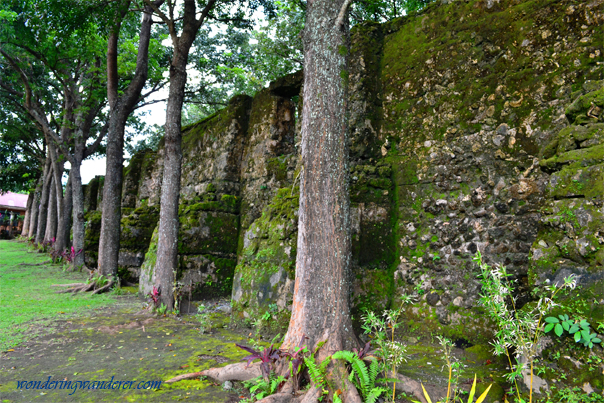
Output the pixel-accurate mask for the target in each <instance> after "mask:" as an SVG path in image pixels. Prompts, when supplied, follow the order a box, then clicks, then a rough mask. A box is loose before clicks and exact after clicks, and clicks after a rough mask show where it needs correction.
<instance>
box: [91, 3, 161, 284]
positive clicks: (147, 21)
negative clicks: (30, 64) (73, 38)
mask: <svg viewBox="0 0 604 403" xmlns="http://www.w3.org/2000/svg"><path fill="white" fill-rule="evenodd" d="M162 3H163V0H158V1H155V2H153V3H151V4H152V5H149V4H147V5H146V6H145V7H144V10H143V18H142V22H141V28H140V34H139V43H138V53H137V58H136V70H135V72H134V75H133V77H131V78H130V83H129V84H128V85H127V87H126V88H125V89H124V90H122V89H121V88H120V78H119V73H118V48H119V47H118V43H119V36H120V29H121V26H122V21H123V19H124V18H125V17H126V13H128V7H129V5H130V1H122V2H121V3H119V6H120V7H117V8H116V10H115V14H114V21H113V26H112V28H111V30H110V32H109V37H108V40H107V99H108V101H109V110H110V111H109V116H110V117H109V129H108V134H107V169H106V174H105V185H104V186H103V214H102V219H101V236H100V243H99V259H98V261H99V272H100V273H101V274H103V275H105V276H107V277H111V278H113V277H115V276H116V275H117V265H118V258H119V247H120V245H119V244H120V219H121V195H122V179H123V178H122V172H123V159H124V158H123V154H124V132H125V127H126V121H127V119H128V117H129V116H130V115H131V114H132V112H133V111H134V109H135V107H136V104H137V103H138V102H139V101H140V97H141V92H142V90H143V87H144V86H145V82H146V81H147V76H148V70H149V69H148V64H149V42H150V40H151V26H152V24H153V20H152V11H153V9H152V7H155V8H158V7H160V6H161V5H162Z"/></svg>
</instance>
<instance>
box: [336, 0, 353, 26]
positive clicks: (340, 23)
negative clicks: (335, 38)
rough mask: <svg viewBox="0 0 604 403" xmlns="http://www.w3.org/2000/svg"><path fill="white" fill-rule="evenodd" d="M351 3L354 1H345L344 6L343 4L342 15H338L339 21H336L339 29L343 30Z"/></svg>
mask: <svg viewBox="0 0 604 403" xmlns="http://www.w3.org/2000/svg"><path fill="white" fill-rule="evenodd" d="M351 3H352V0H345V1H344V4H342V8H341V9H340V13H339V14H338V19H337V20H336V28H337V29H340V28H342V25H344V20H345V19H346V13H347V12H348V7H350V4H351Z"/></svg>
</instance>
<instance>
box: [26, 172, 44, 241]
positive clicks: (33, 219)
mask: <svg viewBox="0 0 604 403" xmlns="http://www.w3.org/2000/svg"><path fill="white" fill-rule="evenodd" d="M43 182H44V172H42V176H40V179H38V184H37V185H36V190H34V202H33V204H32V206H31V214H30V218H29V229H28V231H27V236H28V237H29V238H32V237H34V236H36V231H37V230H38V212H39V210H40V199H41V197H42V184H43Z"/></svg>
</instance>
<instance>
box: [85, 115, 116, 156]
mask: <svg viewBox="0 0 604 403" xmlns="http://www.w3.org/2000/svg"><path fill="white" fill-rule="evenodd" d="M108 130H109V121H107V122H106V123H105V125H104V126H103V127H102V128H101V130H100V131H99V134H98V136H97V138H96V140H94V143H92V144H91V145H90V146H86V147H85V148H84V157H83V158H82V160H83V159H85V158H87V157H89V156H91V155H92V154H94V153H95V152H96V150H97V149H98V148H99V146H100V145H101V142H102V141H103V139H104V138H105V135H106V134H107V131H108Z"/></svg>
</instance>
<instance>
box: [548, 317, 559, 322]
mask: <svg viewBox="0 0 604 403" xmlns="http://www.w3.org/2000/svg"><path fill="white" fill-rule="evenodd" d="M545 321H546V322H547V323H558V322H560V321H559V320H558V318H554V317H553V316H548V317H547V318H545Z"/></svg>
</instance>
